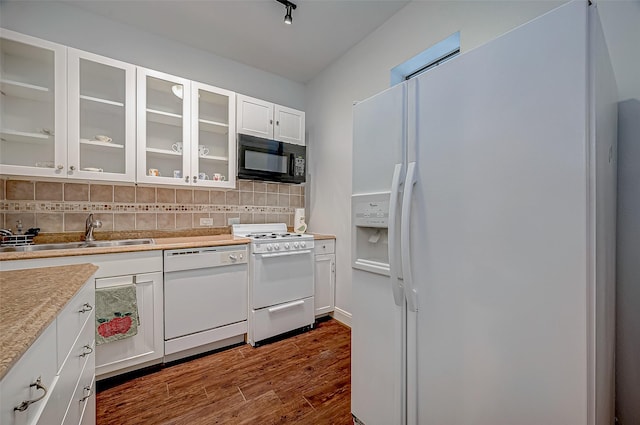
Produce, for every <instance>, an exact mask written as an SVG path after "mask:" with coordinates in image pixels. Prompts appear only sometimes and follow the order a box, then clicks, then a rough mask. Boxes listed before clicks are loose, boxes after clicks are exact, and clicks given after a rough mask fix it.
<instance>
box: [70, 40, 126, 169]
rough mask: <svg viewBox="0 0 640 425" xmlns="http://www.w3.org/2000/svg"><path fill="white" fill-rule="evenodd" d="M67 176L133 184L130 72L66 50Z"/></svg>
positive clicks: (108, 61)
mask: <svg viewBox="0 0 640 425" xmlns="http://www.w3.org/2000/svg"><path fill="white" fill-rule="evenodd" d="M67 56H68V71H69V79H68V87H69V91H68V102H69V108H68V111H69V121H68V123H69V127H68V131H69V144H68V150H69V152H68V159H69V161H68V164H69V176H71V177H76V178H84V179H92V180H111V181H134V180H135V165H136V164H135V136H136V133H135V117H136V110H135V100H136V97H135V83H136V80H135V66H133V65H130V64H127V63H124V62H120V61H116V60H113V59H109V58H105V57H102V56H97V55H94V54H91V53H87V52H82V51H80V50H75V49H68V52H67Z"/></svg>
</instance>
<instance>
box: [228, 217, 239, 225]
mask: <svg viewBox="0 0 640 425" xmlns="http://www.w3.org/2000/svg"><path fill="white" fill-rule="evenodd" d="M232 224H240V217H232V218H228V219H227V225H228V226H231V225H232Z"/></svg>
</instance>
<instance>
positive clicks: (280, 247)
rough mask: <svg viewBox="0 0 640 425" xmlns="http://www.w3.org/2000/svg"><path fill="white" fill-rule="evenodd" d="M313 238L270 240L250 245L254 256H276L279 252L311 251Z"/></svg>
mask: <svg viewBox="0 0 640 425" xmlns="http://www.w3.org/2000/svg"><path fill="white" fill-rule="evenodd" d="M313 247H314V245H313V238H309V239H306V238H305V239H300V240H288V239H287V240H277V239H276V240H271V241H262V242H259V243H256V242H254V243H253V244H252V247H251V249H252V251H253V253H254V254H276V253H279V252H291V251H304V250H308V249H313Z"/></svg>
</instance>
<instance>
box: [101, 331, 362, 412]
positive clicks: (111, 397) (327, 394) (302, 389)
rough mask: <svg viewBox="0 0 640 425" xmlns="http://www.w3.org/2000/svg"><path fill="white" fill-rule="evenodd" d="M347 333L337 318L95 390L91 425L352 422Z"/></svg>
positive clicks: (349, 333) (349, 344)
mask: <svg viewBox="0 0 640 425" xmlns="http://www.w3.org/2000/svg"><path fill="white" fill-rule="evenodd" d="M350 355H351V332H350V329H349V328H348V327H346V326H344V325H342V324H340V323H339V322H337V321H336V320H333V319H331V320H327V321H322V322H319V323H317V326H316V327H315V328H314V329H312V330H311V331H309V332H305V333H302V334H299V335H294V336H292V337H290V338H287V339H282V340H279V341H276V342H272V343H270V344H265V345H263V346H260V347H258V348H253V347H251V346H250V345H242V346H237V347H234V348H231V349H229V350H225V351H221V352H218V353H214V354H211V355H208V356H204V357H200V358H196V359H194V360H190V361H188V362H184V363H178V364H174V365H171V366H168V367H165V368H162V369H161V370H159V371H155V372H152V373H149V374H147V375H144V376H140V377H137V378H133V379H131V380H129V381H126V382H124V383H121V384H118V385H116V386H112V387H110V388H107V389H104V390H101V391H99V392H98V394H97V399H96V400H97V425H129V424H131V425H134V424H135V425H144V424H153V425H161V424H162V425H182V424H189V425H210V424H259V425H267V424H309V425H324V424H326V425H341V424H344V425H351V423H352V421H351V408H350V404H351V358H350Z"/></svg>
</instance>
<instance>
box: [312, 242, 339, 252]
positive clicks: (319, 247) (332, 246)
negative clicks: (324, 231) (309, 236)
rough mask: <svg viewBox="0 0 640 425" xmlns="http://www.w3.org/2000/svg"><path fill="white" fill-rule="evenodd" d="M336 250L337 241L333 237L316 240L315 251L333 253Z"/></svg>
mask: <svg viewBox="0 0 640 425" xmlns="http://www.w3.org/2000/svg"><path fill="white" fill-rule="evenodd" d="M335 250H336V241H335V240H333V239H323V240H316V241H315V253H316V255H321V254H333V253H335Z"/></svg>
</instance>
